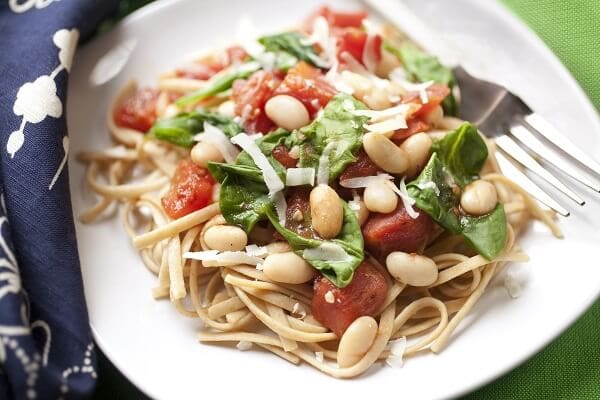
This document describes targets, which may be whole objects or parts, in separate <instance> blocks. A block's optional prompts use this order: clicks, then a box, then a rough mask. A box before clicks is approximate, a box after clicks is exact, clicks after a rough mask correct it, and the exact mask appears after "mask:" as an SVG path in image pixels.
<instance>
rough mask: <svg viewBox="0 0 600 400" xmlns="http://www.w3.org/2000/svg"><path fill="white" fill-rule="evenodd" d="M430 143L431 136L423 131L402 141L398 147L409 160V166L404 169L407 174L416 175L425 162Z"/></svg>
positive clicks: (427, 157)
mask: <svg viewBox="0 0 600 400" xmlns="http://www.w3.org/2000/svg"><path fill="white" fill-rule="evenodd" d="M432 143H433V141H432V140H431V137H430V136H429V135H428V134H426V133H424V132H420V133H417V134H415V135H412V136H410V137H408V138H407V139H406V140H405V141H404V142H402V144H401V145H400V148H401V149H402V150H404V151H405V152H406V154H407V155H408V160H409V161H410V166H409V167H408V170H407V171H406V174H407V175H408V176H415V175H417V174H418V173H419V171H421V170H422V169H423V167H424V166H425V164H427V161H429V154H430V153H431V145H432Z"/></svg>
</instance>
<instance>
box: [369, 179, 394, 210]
mask: <svg viewBox="0 0 600 400" xmlns="http://www.w3.org/2000/svg"><path fill="white" fill-rule="evenodd" d="M363 200H364V202H365V207H366V208H367V209H368V210H369V211H372V212H378V213H384V214H387V213H391V212H392V211H394V210H395V209H396V206H397V205H398V196H397V195H396V193H394V191H393V190H392V188H390V186H389V185H388V184H387V183H386V182H385V181H383V180H382V181H380V182H372V183H370V184H369V185H367V187H366V188H365V192H364V193H363Z"/></svg>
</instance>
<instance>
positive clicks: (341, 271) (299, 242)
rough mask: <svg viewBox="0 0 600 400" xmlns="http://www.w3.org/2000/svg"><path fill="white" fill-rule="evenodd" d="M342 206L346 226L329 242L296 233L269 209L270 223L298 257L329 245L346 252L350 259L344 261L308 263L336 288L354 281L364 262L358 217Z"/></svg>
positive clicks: (310, 261)
mask: <svg viewBox="0 0 600 400" xmlns="http://www.w3.org/2000/svg"><path fill="white" fill-rule="evenodd" d="M343 207H344V223H343V225H342V230H341V232H340V234H339V235H338V237H337V238H335V239H332V240H328V241H326V240H320V239H310V238H305V237H302V236H300V235H298V234H297V233H296V232H294V231H292V230H289V229H287V228H285V227H284V226H282V225H281V224H280V223H279V220H278V218H277V215H276V213H275V210H273V208H269V209H268V210H267V217H268V218H269V221H271V223H272V224H273V226H274V227H275V229H276V230H277V232H279V233H280V234H281V235H282V236H283V237H284V238H285V239H286V240H287V241H288V243H289V244H290V246H292V249H293V250H294V251H295V252H296V254H298V255H299V256H301V257H302V253H303V251H304V250H305V249H310V248H315V247H319V246H320V245H322V244H324V243H327V242H330V243H334V244H336V245H338V246H340V247H341V248H342V249H343V250H344V251H345V252H346V254H347V255H348V259H347V260H344V261H329V260H307V262H308V263H309V264H310V265H312V266H313V267H314V268H315V269H317V270H319V271H320V272H321V273H322V274H323V275H324V276H325V277H326V278H327V279H329V280H330V281H331V282H332V283H333V284H334V285H336V286H338V287H342V288H343V287H346V286H348V284H349V283H350V282H352V277H353V276H354V271H355V270H356V268H357V267H358V266H359V265H360V263H361V262H362V261H363V259H364V251H363V237H362V234H361V231H360V225H359V223H358V219H357V217H356V214H355V213H354V211H352V210H351V209H350V207H349V206H348V204H346V202H343Z"/></svg>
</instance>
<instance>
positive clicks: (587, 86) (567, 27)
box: [94, 0, 600, 400]
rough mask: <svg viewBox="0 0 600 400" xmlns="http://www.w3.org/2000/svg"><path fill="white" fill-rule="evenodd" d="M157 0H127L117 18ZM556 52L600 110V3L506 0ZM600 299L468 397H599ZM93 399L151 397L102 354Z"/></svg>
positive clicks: (113, 20) (575, 0) (108, 26)
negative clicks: (598, 59)
mask: <svg viewBox="0 0 600 400" xmlns="http://www.w3.org/2000/svg"><path fill="white" fill-rule="evenodd" d="M151 1H152V0H123V1H122V2H121V5H120V8H119V11H118V13H117V15H116V16H115V18H113V19H112V20H110V21H107V22H106V23H105V24H104V25H103V26H102V27H101V29H110V26H111V25H112V24H113V23H114V22H115V21H116V20H118V19H120V18H122V17H123V16H125V15H127V14H128V13H130V12H131V11H133V10H135V9H136V8H138V7H140V6H142V5H144V4H146V3H149V2H151ZM501 2H502V3H504V4H505V5H506V6H507V7H508V8H509V9H511V10H513V11H514V12H515V13H516V14H517V15H518V16H519V17H520V18H521V19H522V20H523V21H524V22H525V23H526V24H527V25H529V26H530V27H531V28H532V29H533V30H534V31H535V32H536V33H537V34H538V35H539V36H540V37H541V38H542V39H543V40H544V41H545V42H546V44H547V45H548V46H549V47H550V48H551V49H552V50H553V51H554V53H555V54H556V55H557V56H558V57H559V58H560V59H561V61H562V62H563V63H564V64H565V66H566V67H567V68H568V69H569V70H570V71H571V73H572V74H573V76H574V77H575V78H576V79H577V80H578V81H579V83H580V84H581V86H582V87H583V89H584V90H585V91H586V93H587V94H588V96H589V97H590V99H591V100H592V102H593V104H594V105H595V106H596V108H597V109H600V68H597V67H596V64H597V63H596V62H595V61H596V60H594V58H595V57H597V54H600V33H599V32H598V31H597V29H598V24H599V23H600V7H597V5H594V3H595V2H593V1H586V0H501ZM599 328H600V302H596V304H595V305H594V306H593V307H592V308H590V309H589V310H588V311H587V312H586V313H585V314H584V315H583V316H582V317H581V318H580V319H579V320H578V321H577V322H576V323H575V324H574V325H573V326H572V327H570V328H569V329H568V330H567V331H566V332H565V333H564V334H563V335H561V336H560V337H559V338H558V339H556V340H555V341H554V342H552V343H551V344H550V345H549V346H548V347H546V348H545V349H544V350H543V351H541V352H540V353H538V354H537V355H535V356H534V357H532V358H531V359H530V360H529V361H527V362H525V363H524V364H522V365H521V366H519V367H518V368H516V369H514V370H513V371H511V372H509V373H508V374H506V375H504V376H502V377H500V378H499V379H497V380H496V381H494V382H492V383H490V384H489V385H487V386H484V387H483V388H481V389H479V390H477V391H475V392H473V393H471V394H469V395H467V396H464V397H463V399H468V400H471V399H473V400H474V399H506V398H511V399H538V398H539V399H554V398H557V399H585V400H587V399H597V398H600V387H599V386H598V384H597V383H598V382H600V346H598V345H597V343H598V339H599V332H600V329H599ZM98 364H99V365H98V376H99V378H98V386H97V389H96V392H95V394H94V399H106V398H111V399H146V398H147V397H146V396H144V395H143V394H142V393H141V392H140V391H139V390H138V389H137V388H135V387H134V386H133V385H132V384H131V383H129V382H128V381H127V379H126V378H125V377H124V376H123V375H122V374H121V373H120V372H119V371H118V370H117V369H116V368H115V367H114V366H113V365H112V364H111V363H110V361H109V360H108V359H107V358H106V357H105V356H104V355H103V354H102V353H100V354H99V358H98Z"/></svg>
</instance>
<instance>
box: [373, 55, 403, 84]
mask: <svg viewBox="0 0 600 400" xmlns="http://www.w3.org/2000/svg"><path fill="white" fill-rule="evenodd" d="M400 66H401V63H400V60H399V59H398V57H396V56H395V55H393V54H392V53H390V52H389V51H385V50H384V51H382V52H381V60H379V62H378V63H377V67H376V68H375V73H376V74H377V76H380V77H382V78H387V77H388V76H389V75H390V72H392V71H393V70H394V69H396V68H398V67H400Z"/></svg>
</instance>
